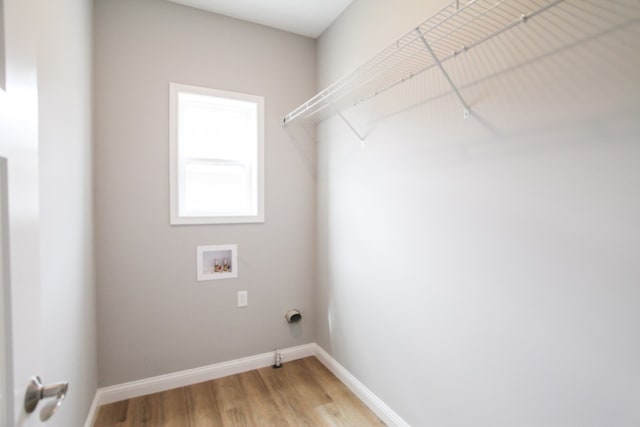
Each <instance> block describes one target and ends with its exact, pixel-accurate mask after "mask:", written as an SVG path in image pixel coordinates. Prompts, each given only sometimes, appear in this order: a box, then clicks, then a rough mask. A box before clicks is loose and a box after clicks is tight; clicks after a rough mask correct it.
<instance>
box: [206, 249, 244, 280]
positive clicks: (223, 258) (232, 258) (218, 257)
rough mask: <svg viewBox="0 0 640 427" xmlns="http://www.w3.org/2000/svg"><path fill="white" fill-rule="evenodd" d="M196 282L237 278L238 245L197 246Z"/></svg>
mask: <svg viewBox="0 0 640 427" xmlns="http://www.w3.org/2000/svg"><path fill="white" fill-rule="evenodd" d="M196 261H197V270H198V271H197V273H198V281H199V282H204V281H206V280H219V279H233V278H235V277H238V245H213V246H198V247H197V251H196Z"/></svg>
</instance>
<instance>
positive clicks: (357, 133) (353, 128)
mask: <svg viewBox="0 0 640 427" xmlns="http://www.w3.org/2000/svg"><path fill="white" fill-rule="evenodd" d="M322 98H323V100H324V102H326V103H327V105H328V106H329V108H331V110H332V111H333V112H334V113H335V114H336V115H337V116H338V117H340V118H341V119H342V121H343V122H345V123H346V124H347V126H349V129H351V131H352V132H353V133H354V134H355V135H356V136H357V137H358V139H359V140H360V145H362V146H364V140H365V137H364V136H362V135H360V132H358V130H357V129H356V128H355V127H354V126H353V125H352V124H351V122H350V121H349V120H347V118H346V117H345V116H344V114H342V113H341V112H340V111H339V110H338V109H337V108H336V107H334V106H333V104H332V103H331V102H329V101H327V100H326V99H325V96H324V95H323V96H322Z"/></svg>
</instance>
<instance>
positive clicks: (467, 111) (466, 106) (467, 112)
mask: <svg viewBox="0 0 640 427" xmlns="http://www.w3.org/2000/svg"><path fill="white" fill-rule="evenodd" d="M416 32H417V33H418V36H420V40H422V43H424V46H425V47H426V48H427V50H428V51H429V54H431V57H432V58H433V60H434V62H435V63H436V64H437V65H438V68H440V71H442V74H444V77H445V78H446V79H447V81H448V82H449V85H451V88H452V89H453V91H454V92H455V94H456V96H457V97H458V99H459V100H460V102H461V103H462V105H463V106H464V113H463V114H464V118H465V119H467V118H469V115H470V114H471V108H469V104H467V101H465V100H464V98H463V97H462V94H461V93H460V91H459V90H458V86H456V84H455V83H454V82H453V80H451V76H449V73H447V70H445V69H444V66H443V65H442V62H440V59H438V56H437V55H436V53H435V52H434V51H433V49H432V48H431V45H430V44H429V42H428V41H427V39H426V38H425V37H424V34H423V33H422V31H420V28H416Z"/></svg>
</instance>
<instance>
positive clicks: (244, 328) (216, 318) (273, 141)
mask: <svg viewBox="0 0 640 427" xmlns="http://www.w3.org/2000/svg"><path fill="white" fill-rule="evenodd" d="M94 7H95V22H94V23H95V63H94V66H95V118H96V123H95V141H96V156H95V159H96V165H95V174H96V175H95V178H96V233H97V234H96V239H97V245H96V256H97V263H96V264H97V282H98V332H99V334H98V336H99V342H98V348H99V383H100V385H101V386H108V385H112V384H118V383H122V382H126V381H131V380H136V379H141V378H148V377H151V376H155V375H159V374H166V373H169V372H174V371H179V370H183V369H190V368H194V367H198V366H204V365H208V364H212V363H216V362H222V361H227V360H231V359H236V358H239V357H244V356H249V355H254V354H258V353H263V352H267V351H272V350H274V349H275V348H283V347H289V346H294V345H299V344H305V343H309V342H313V341H314V338H315V325H314V318H315V315H314V305H313V301H312V292H313V287H314V277H315V276H314V275H315V271H314V263H315V225H314V224H315V181H314V178H313V173H312V171H311V170H310V168H309V165H308V161H307V160H306V159H305V157H304V156H303V155H301V153H302V152H305V151H304V150H306V149H308V147H299V146H296V145H294V143H293V142H292V141H291V140H290V139H289V138H288V137H287V135H286V133H285V132H284V130H283V129H282V127H281V125H280V123H281V117H282V116H283V115H284V114H285V113H286V112H288V111H289V110H291V109H292V108H294V107H295V106H296V105H297V103H299V102H301V101H302V100H303V99H306V98H308V97H310V96H311V95H312V93H313V91H314V90H315V85H316V81H315V41H314V40H311V39H308V38H304V37H300V36H295V35H292V34H289V33H285V32H282V31H277V30H273V29H269V28H266V27H262V26H258V25H254V24H249V23H245V22H241V21H237V20H234V19H230V18H226V17H222V16H218V15H215V14H211V13H207V12H203V11H198V10H195V9H191V8H188V7H184V6H179V5H176V4H173V3H169V2H165V1H160V0H136V1H129V0H97V1H96V2H95V4H94ZM169 82H178V83H184V84H191V85H198V86H205V87H211V88H216V89H222V90H230V91H238V92H244V93H249V94H255V95H261V96H264V97H265V107H266V134H265V135H266V141H265V149H266V168H265V172H266V178H265V185H266V199H265V201H266V205H265V206H266V210H265V217H266V221H265V223H264V224H250V225H203V226H173V227H172V226H169V175H168V174H169V172H168V162H169V159H168V153H169V145H168V144H169V142H168V111H169V105H168V99H169V88H168V85H169ZM301 148H303V149H304V150H302V149H301ZM233 243H235V244H238V251H239V277H238V278H237V279H232V280H217V281H210V282H197V281H196V259H195V253H196V246H198V245H212V244H233ZM239 290H248V292H249V306H248V307H247V308H242V309H239V308H236V293H237V291H239ZM293 307H296V308H300V309H301V310H302V312H303V313H304V314H305V318H304V319H303V322H302V324H301V325H300V326H299V327H296V328H293V329H291V328H290V327H289V326H288V325H287V324H286V322H285V321H284V314H285V312H286V311H287V309H289V308H293Z"/></svg>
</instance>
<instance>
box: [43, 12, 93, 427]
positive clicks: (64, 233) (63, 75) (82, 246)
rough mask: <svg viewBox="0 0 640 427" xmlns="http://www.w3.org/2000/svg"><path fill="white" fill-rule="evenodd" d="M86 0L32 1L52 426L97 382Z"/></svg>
mask: <svg viewBox="0 0 640 427" xmlns="http://www.w3.org/2000/svg"><path fill="white" fill-rule="evenodd" d="M91 10H92V8H91V1H89V0H63V1H56V2H50V1H40V2H39V3H38V16H39V26H38V29H39V33H38V103H39V107H38V113H39V129H38V131H39V135H40V136H39V143H40V214H41V221H40V231H41V234H40V250H41V254H40V257H41V266H42V270H41V280H42V307H43V319H44V322H43V323H44V324H43V329H42V332H43V344H44V346H43V353H44V354H43V371H42V372H40V373H35V372H34V373H33V374H39V375H40V376H41V377H42V379H43V381H44V382H45V383H51V382H56V381H69V394H68V397H67V399H65V402H64V405H63V406H62V407H61V408H60V410H59V411H58V413H56V414H55V416H54V417H53V418H52V419H51V420H50V421H49V422H48V423H47V425H52V426H80V425H83V424H84V421H85V419H86V417H87V413H88V411H89V407H90V405H91V402H92V399H93V395H94V394H95V390H96V388H97V376H98V368H97V366H98V363H97V340H96V303H95V278H94V270H93V208H92V207H93V197H92V195H93V191H92V184H93V180H92V169H91V167H92V159H91V157H92V143H91V138H92V135H91V38H92V35H91Z"/></svg>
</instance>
